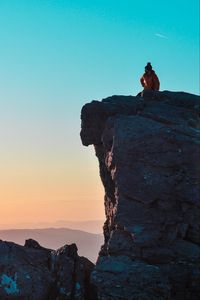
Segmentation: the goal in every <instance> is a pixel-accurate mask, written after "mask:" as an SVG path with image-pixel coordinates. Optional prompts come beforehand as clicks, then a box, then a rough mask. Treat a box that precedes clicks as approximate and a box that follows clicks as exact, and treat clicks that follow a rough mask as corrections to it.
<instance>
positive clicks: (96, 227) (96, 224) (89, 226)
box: [0, 220, 104, 234]
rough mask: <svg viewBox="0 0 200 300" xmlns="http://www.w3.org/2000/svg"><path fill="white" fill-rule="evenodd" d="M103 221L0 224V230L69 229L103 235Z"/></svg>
mask: <svg viewBox="0 0 200 300" xmlns="http://www.w3.org/2000/svg"><path fill="white" fill-rule="evenodd" d="M103 224H104V221H103V220H88V221H68V220H57V221H54V222H37V223H30V222H29V223H28V222H27V223H17V224H0V230H4V229H13V228H15V229H41V228H70V229H76V230H83V231H86V232H90V233H97V234H102V233H103Z"/></svg>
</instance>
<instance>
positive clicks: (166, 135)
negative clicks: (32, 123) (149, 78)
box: [81, 91, 200, 300]
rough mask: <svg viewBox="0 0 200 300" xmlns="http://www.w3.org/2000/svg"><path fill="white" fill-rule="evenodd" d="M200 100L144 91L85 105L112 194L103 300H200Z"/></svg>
mask: <svg viewBox="0 0 200 300" xmlns="http://www.w3.org/2000/svg"><path fill="white" fill-rule="evenodd" d="M199 107H200V98H199V97H198V96H196V95H192V94H187V93H183V92H169V91H164V92H145V93H144V95H143V98H142V97H132V96H113V97H109V98H107V99H103V100H102V102H98V101H92V102H91V103H89V104H86V105H85V106H84V107H83V109H82V113H81V118H82V129H81V139H82V143H83V145H86V146H87V145H89V144H93V145H94V147H95V152H96V155H97V157H98V160H99V166H100V176H101V179H102V183H103V185H104V188H105V200H104V202H105V213H106V222H105V224H104V237H105V243H104V245H103V247H102V249H101V252H100V255H99V259H98V261H97V265H96V267H95V271H94V272H93V273H92V282H93V283H94V284H95V285H96V286H97V289H98V299H102V300H103V299H123V300H126V299H127V300H131V299H134V300H136V299H138V300H143V299H148V300H149V299H170V300H175V299H181V300H182V299H188V300H190V299H199V297H200V288H199V287H200V285H199V282H200V267H199V262H200V234H199V229H200V199H199V195H200V190H199V187H200V185H199V183H200V182H199V178H200V147H199V145H200V143H199V137H200V118H199V112H200V110H199Z"/></svg>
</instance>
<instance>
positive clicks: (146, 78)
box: [140, 71, 160, 91]
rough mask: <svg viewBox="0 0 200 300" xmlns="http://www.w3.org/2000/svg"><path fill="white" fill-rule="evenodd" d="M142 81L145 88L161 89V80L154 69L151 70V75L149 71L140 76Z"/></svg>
mask: <svg viewBox="0 0 200 300" xmlns="http://www.w3.org/2000/svg"><path fill="white" fill-rule="evenodd" d="M140 82H141V85H142V86H143V88H144V90H153V91H159V88H160V81H159V79H158V76H157V75H156V73H155V72H154V71H151V74H149V75H148V74H147V73H144V74H143V76H142V77H141V78H140Z"/></svg>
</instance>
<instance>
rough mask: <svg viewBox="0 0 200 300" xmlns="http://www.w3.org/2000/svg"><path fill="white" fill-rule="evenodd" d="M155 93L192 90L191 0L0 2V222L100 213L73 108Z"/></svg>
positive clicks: (194, 20)
mask: <svg viewBox="0 0 200 300" xmlns="http://www.w3.org/2000/svg"><path fill="white" fill-rule="evenodd" d="M148 61H151V63H152V65H153V67H154V69H155V71H156V73H157V74H158V76H159V78H160V81H161V90H166V89H167V90H171V91H186V92H189V93H194V94H199V0H193V1H188V0H168V1H160V0H152V1H147V0H144V1H134V0H73V1H72V0H30V1H29V0H0V227H1V225H2V224H4V225H5V224H14V226H15V224H17V223H23V222H45V221H46V222H50V221H52V222H53V221H55V220H89V219H92V220H95V219H104V207H103V202H104V200H103V193H104V192H103V187H102V184H101V181H100V178H99V170H98V162H97V159H96V157H95V155H94V151H93V147H92V146H90V147H83V146H82V145H81V141H80V137H79V132H80V111H81V108H82V106H83V105H84V104H85V103H86V102H90V101H91V100H93V99H96V100H101V99H102V98H105V97H107V96H110V95H113V94H123V95H135V94H137V93H138V92H139V91H140V90H141V87H140V83H139V78H140V76H141V75H142V73H143V71H144V66H145V65H146V63H147V62H148Z"/></svg>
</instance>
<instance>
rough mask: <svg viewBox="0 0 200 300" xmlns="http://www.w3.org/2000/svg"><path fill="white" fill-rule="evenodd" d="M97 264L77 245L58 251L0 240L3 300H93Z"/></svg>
mask: <svg viewBox="0 0 200 300" xmlns="http://www.w3.org/2000/svg"><path fill="white" fill-rule="evenodd" d="M93 267H94V265H93V264H92V263H91V262H90V261H89V260H88V259H86V258H84V257H79V256H78V254H77V247H76V245H75V244H71V245H65V246H64V247H62V248H60V249H58V250H57V251H55V250H50V249H46V248H43V247H41V246H40V245H39V244H38V243H37V242H36V241H34V240H31V239H30V240H27V241H26V243H25V246H20V245H17V244H14V243H11V242H3V241H0V300H93V299H96V292H95V289H94V287H93V285H92V284H91V283H90V273H91V271H92V270H93Z"/></svg>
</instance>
